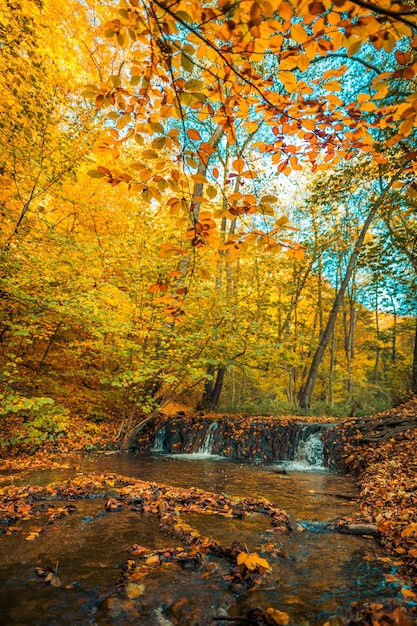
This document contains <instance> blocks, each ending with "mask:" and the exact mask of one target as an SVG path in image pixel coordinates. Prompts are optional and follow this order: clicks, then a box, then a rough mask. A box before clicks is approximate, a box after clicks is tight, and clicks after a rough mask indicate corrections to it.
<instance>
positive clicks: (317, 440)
mask: <svg viewBox="0 0 417 626" xmlns="http://www.w3.org/2000/svg"><path fill="white" fill-rule="evenodd" d="M290 467H291V469H299V470H323V469H325V468H324V462H323V440H322V437H321V433H320V432H316V433H310V434H308V435H307V437H305V438H303V437H302V438H301V439H300V440H299V442H298V445H297V449H296V451H295V454H294V460H293V461H292V462H290Z"/></svg>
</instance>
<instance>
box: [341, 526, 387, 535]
mask: <svg viewBox="0 0 417 626" xmlns="http://www.w3.org/2000/svg"><path fill="white" fill-rule="evenodd" d="M336 530H337V532H339V533H342V534H343V535H370V536H371V537H379V536H380V534H381V533H380V532H379V530H378V528H377V527H376V526H375V525H374V524H341V525H339V526H336Z"/></svg>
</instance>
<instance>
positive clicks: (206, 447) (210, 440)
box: [197, 422, 218, 455]
mask: <svg viewBox="0 0 417 626" xmlns="http://www.w3.org/2000/svg"><path fill="white" fill-rule="evenodd" d="M217 427H218V424H217V422H212V423H211V424H210V425H209V427H208V428H207V432H206V434H205V435H204V439H203V441H202V443H201V445H200V447H199V448H198V450H197V454H208V455H211V454H213V444H214V438H215V431H216V429H217Z"/></svg>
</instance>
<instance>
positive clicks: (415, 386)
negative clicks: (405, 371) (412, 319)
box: [411, 318, 417, 393]
mask: <svg viewBox="0 0 417 626" xmlns="http://www.w3.org/2000/svg"><path fill="white" fill-rule="evenodd" d="M411 391H412V393H417V318H416V334H415V337H414V358H413V374H412V377H411Z"/></svg>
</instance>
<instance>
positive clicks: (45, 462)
mask: <svg viewBox="0 0 417 626" xmlns="http://www.w3.org/2000/svg"><path fill="white" fill-rule="evenodd" d="M413 420H417V400H416V399H413V400H411V401H409V402H407V403H405V404H403V405H401V406H400V407H396V408H395V409H391V410H389V411H385V412H384V413H381V414H379V415H376V416H373V417H372V418H369V419H368V420H366V421H364V420H344V421H342V422H341V423H338V425H337V426H336V428H332V429H327V425H330V423H331V421H332V420H331V418H328V417H325V418H316V417H313V418H308V417H299V416H284V417H276V418H275V417H263V416H262V417H252V416H251V417H247V416H216V415H210V416H204V415H201V414H198V415H196V414H189V415H187V414H185V413H184V412H180V413H178V414H177V415H175V416H173V417H170V418H169V419H167V418H165V417H164V416H162V415H161V416H159V417H158V419H157V420H156V421H155V423H154V424H150V425H149V426H148V427H147V428H146V429H144V430H143V431H142V432H141V433H140V435H139V436H138V438H137V441H136V444H137V447H138V448H139V449H142V450H145V449H149V448H151V447H152V446H155V442H156V436H157V432H158V431H160V429H161V428H163V426H164V424H165V438H166V442H167V443H166V445H167V451H169V452H175V451H181V450H180V448H181V446H182V450H184V449H185V450H186V451H188V452H191V451H196V449H198V447H199V446H202V445H203V444H204V441H205V437H206V436H207V432H208V430H209V429H210V428H212V425H213V423H216V424H217V435H221V437H223V439H224V441H223V443H224V445H223V452H224V450H226V451H231V452H232V454H231V455H230V456H231V457H233V456H234V452H236V450H238V451H239V450H240V453H241V455H242V458H245V459H249V460H252V461H254V462H257V463H265V462H266V463H268V462H271V460H272V459H276V458H279V445H278V444H277V443H276V441H275V443H274V437H273V436H271V432H272V431H274V432H276V433H278V434H280V433H281V434H282V433H284V432H285V431H286V432H288V433H292V435H291V436H294V432H295V431H294V424H296V423H297V424H301V425H304V426H303V428H304V430H305V432H310V431H311V432H314V429H315V425H317V424H320V425H322V426H324V430H326V435H325V449H326V450H327V453H326V454H327V456H328V459H329V463H328V465H329V466H330V467H335V468H338V469H339V471H343V472H349V473H352V474H354V475H355V476H356V478H357V480H358V484H359V486H360V495H359V500H358V504H359V510H358V512H357V514H356V515H355V516H353V517H351V518H349V519H347V520H346V521H347V522H352V523H364V524H372V525H376V526H377V527H378V530H379V531H380V534H381V536H380V541H381V543H382V545H383V546H384V547H385V548H386V550H387V551H388V552H389V553H390V554H391V555H394V556H395V558H396V560H397V561H398V562H401V563H403V565H404V566H405V568H406V569H407V571H408V572H409V573H410V575H411V577H412V582H413V585H414V586H415V587H417V455H416V450H417V427H416V428H412V426H413ZM225 424H227V425H228V430H227V432H226V430H225V428H226V427H225V426H224V425H225ZM364 424H365V427H364ZM6 426H7V424H6ZM10 426H11V425H10V424H9V425H8V427H9V429H10ZM402 426H403V427H404V428H405V430H402ZM416 426H417V424H416ZM15 427H16V428H17V429H18V428H19V423H18V422H17V421H16V423H15ZM4 429H5V423H3V431H4ZM390 429H391V430H390ZM293 431H294V432H293ZM181 432H182V433H183V435H181ZM391 434H392V436H390V435H391ZM9 436H10V430H9ZM221 437H218V440H217V444H216V445H217V448H216V449H215V450H214V452H215V453H217V454H221V453H222V450H221V445H220V443H219V442H221ZM384 437H385V438H384ZM375 438H376V440H372V439H375ZM287 439H288V437H287ZM234 442H238V444H236V443H234ZM206 443H207V441H206ZM212 443H213V442H212ZM233 445H234V446H235V447H234V448H233ZM193 446H194V448H193ZM117 447H118V440H117V424H116V423H115V422H111V423H110V422H109V423H105V424H103V423H100V424H94V423H93V424H92V423H86V422H83V420H76V421H75V422H74V423H73V424H72V427H71V429H70V431H69V432H68V433H65V434H64V435H63V436H62V437H60V438H58V439H55V440H47V441H44V442H40V443H39V444H37V445H36V446H30V444H28V443H25V442H24V441H23V442H22V445H21V446H20V447H19V445H15V446H12V447H11V448H9V449H8V450H4V451H3V452H6V454H4V458H3V459H1V461H0V469H1V470H2V471H3V479H4V478H5V477H6V476H7V474H10V473H13V472H21V471H27V472H29V471H33V470H35V469H42V468H52V469H53V468H56V469H58V468H60V467H66V466H67V461H66V458H67V456H68V454H70V453H73V452H76V451H77V452H78V451H82V452H85V451H87V452H88V451H99V450H101V451H112V450H116V449H117ZM28 451H29V452H30V454H28ZM235 456H236V455H235ZM237 456H238V455H237ZM248 495H250V494H248ZM278 504H279V503H278ZM405 594H406V596H407V597H409V598H410V599H411V600H415V601H417V595H416V593H415V591H413V590H411V589H406V591H405Z"/></svg>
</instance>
